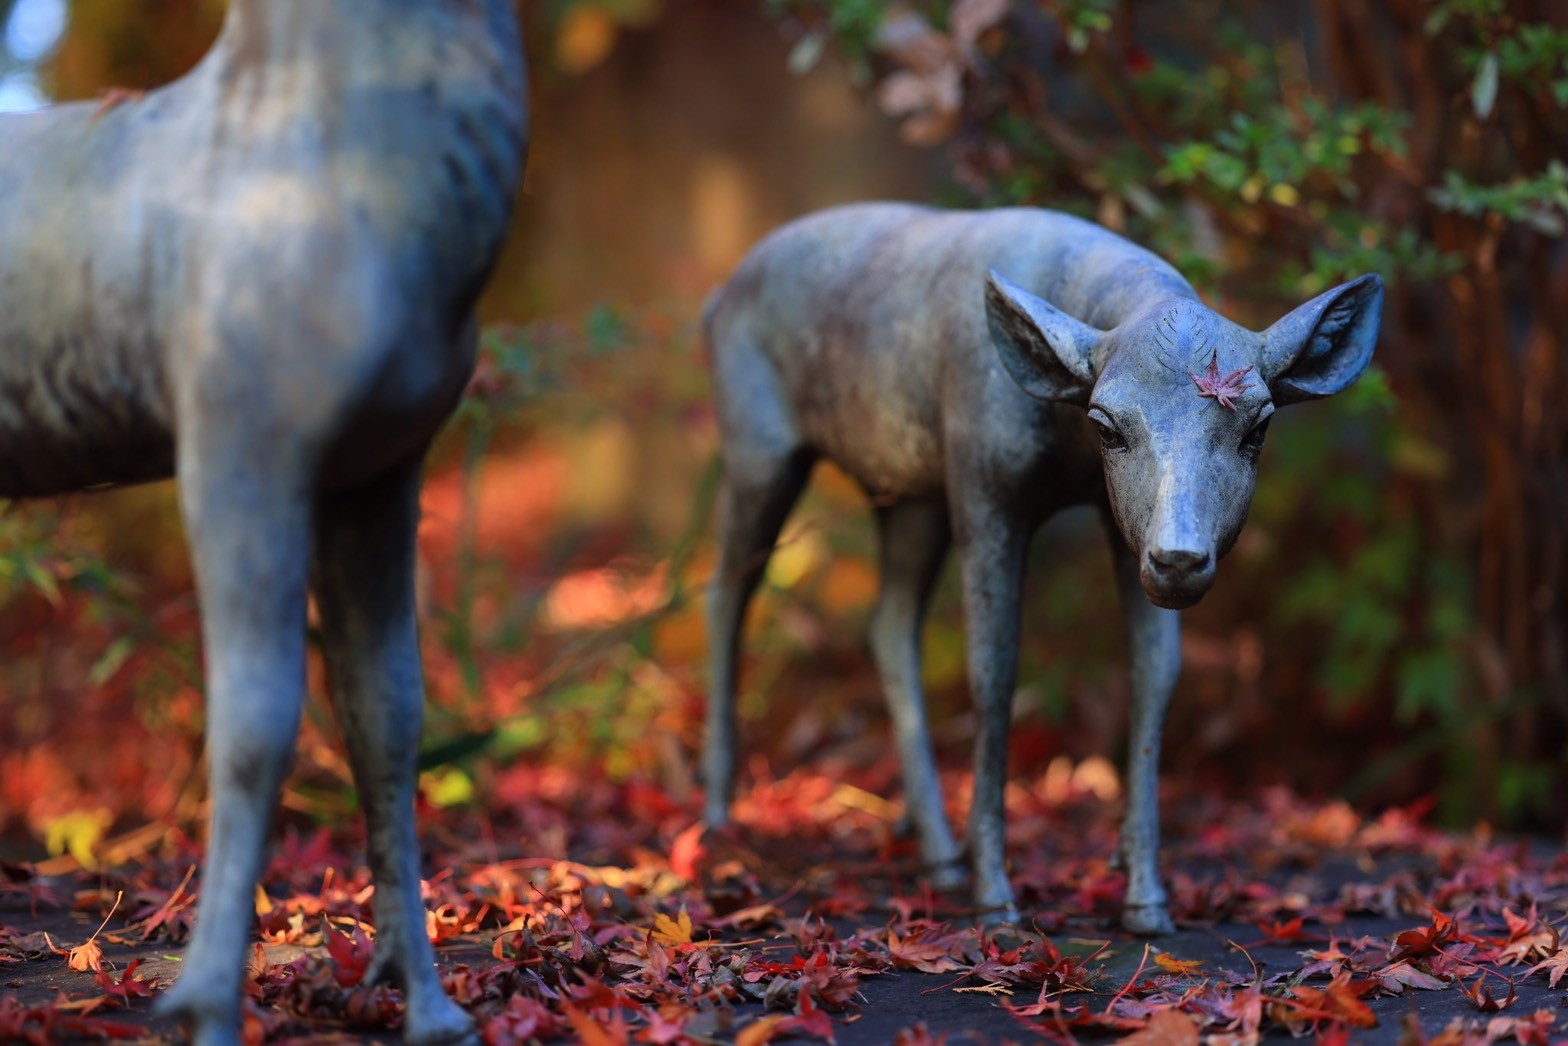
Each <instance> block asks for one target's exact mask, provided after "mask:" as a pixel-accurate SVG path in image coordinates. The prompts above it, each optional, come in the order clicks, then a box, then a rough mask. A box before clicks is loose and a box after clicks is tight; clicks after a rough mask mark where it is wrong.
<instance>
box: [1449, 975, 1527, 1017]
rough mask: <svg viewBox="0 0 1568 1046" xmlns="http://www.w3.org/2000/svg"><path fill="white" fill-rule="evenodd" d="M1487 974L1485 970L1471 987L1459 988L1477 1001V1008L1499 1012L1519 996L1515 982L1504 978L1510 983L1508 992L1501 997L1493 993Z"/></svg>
mask: <svg viewBox="0 0 1568 1046" xmlns="http://www.w3.org/2000/svg"><path fill="white" fill-rule="evenodd" d="M1486 976H1487V975H1486V974H1485V973H1484V972H1483V973H1482V974H1481V976H1479V977H1477V978H1476V979H1475V983H1474V984H1472V985H1470V986H1469V987H1461V988H1460V989H1459V990H1460V991H1461V992H1462V993H1463V994H1464V997H1465V998H1467V999H1469V1000H1470V1001H1471V1002H1473V1003H1475V1008H1476V1009H1478V1010H1480V1011H1481V1012H1482V1013H1498V1012H1500V1011H1502V1010H1506V1009H1508V1007H1510V1006H1512V1005H1513V1004H1514V1000H1515V999H1517V998H1518V996H1517V995H1516V994H1515V993H1514V982H1513V981H1510V980H1508V979H1507V978H1504V981H1505V982H1506V983H1507V985H1508V994H1507V995H1506V996H1505V997H1503V998H1502V999H1499V998H1497V996H1495V995H1493V994H1492V988H1491V986H1490V985H1488V984H1487V983H1486Z"/></svg>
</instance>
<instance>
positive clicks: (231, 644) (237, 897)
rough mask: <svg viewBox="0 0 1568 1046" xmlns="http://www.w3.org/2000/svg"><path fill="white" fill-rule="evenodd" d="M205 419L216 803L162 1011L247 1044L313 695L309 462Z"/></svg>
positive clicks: (199, 556) (199, 557)
mask: <svg viewBox="0 0 1568 1046" xmlns="http://www.w3.org/2000/svg"><path fill="white" fill-rule="evenodd" d="M205 427H206V426H203V425H202V424H201V423H200V420H199V419H198V420H197V421H196V422H195V423H194V424H192V425H191V426H189V429H190V430H191V431H188V432H187V433H186V434H185V435H187V436H189V437H191V438H190V439H189V440H188V441H187V442H185V443H183V444H182V454H181V461H180V468H179V473H180V496H181V501H182V505H183V509H184V514H185V521H186V529H187V532H188V536H189V540H190V546H191V552H192V557H193V561H194V565H195V570H196V581H197V586H198V591H199V594H200V599H201V620H202V633H203V640H204V645H205V649H206V658H207V750H208V759H209V763H210V769H209V775H210V780H211V792H212V812H211V815H210V822H209V825H208V835H207V839H208V841H207V858H206V864H205V869H204V873H203V877H202V888H201V901H200V904H199V906H198V909H197V913H198V914H197V920H196V930H195V936H194V939H193V940H192V942H191V946H190V949H189V952H188V953H187V955H186V959H185V963H184V971H185V972H184V973H182V974H181V976H180V979H179V982H178V983H177V984H176V985H175V986H174V988H173V989H172V990H171V991H170V992H169V994H168V995H166V996H165V997H164V999H163V1001H162V1004H161V1008H162V1011H163V1012H164V1013H167V1014H172V1015H175V1016H178V1017H181V1018H183V1019H184V1020H185V1021H187V1022H188V1023H189V1024H190V1025H192V1029H193V1036H194V1039H195V1041H196V1042H197V1043H199V1044H202V1046H216V1044H219V1043H236V1042H238V1041H239V1031H240V1010H239V1005H240V987H241V976H242V971H243V970H244V969H245V959H246V947H247V945H248V943H249V941H250V934H251V925H252V920H253V917H254V914H255V887H256V881H257V879H258V878H259V877H260V874H261V872H262V870H263V859H264V848H265V844H266V837H267V831H268V826H269V824H270V821H271V815H272V811H273V808H274V807H275V805H276V803H277V797H278V791H279V789H280V787H281V786H282V782H283V778H284V775H285V774H286V773H287V770H288V766H289V763H290V760H291V757H292V755H293V751H294V746H295V741H296V734H297V733H298V729H299V718H300V708H301V706H302V704H303V701H304V692H305V591H306V575H307V562H308V560H309V555H310V551H309V549H310V494H309V490H310V477H311V470H310V468H309V467H308V462H307V461H306V460H304V458H305V455H302V454H296V453H292V452H291V450H289V449H287V448H281V447H279V446H278V445H277V444H278V441H276V440H275V439H274V441H273V443H272V445H270V446H268V447H267V451H268V453H267V454H266V455H263V454H260V453H257V452H256V447H257V446H260V445H264V444H258V443H256V442H254V439H253V435H254V436H259V435H260V433H255V434H249V433H244V434H242V433H238V432H233V431H224V432H221V433H210V432H205V431H203V429H204V428H205ZM235 427H238V426H235ZM204 437H206V438H204ZM190 447H199V448H200V449H199V451H198V452H196V453H190V452H189V451H187V450H186V448H190Z"/></svg>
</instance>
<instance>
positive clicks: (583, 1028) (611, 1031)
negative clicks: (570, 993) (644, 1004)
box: [566, 1006, 632, 1046]
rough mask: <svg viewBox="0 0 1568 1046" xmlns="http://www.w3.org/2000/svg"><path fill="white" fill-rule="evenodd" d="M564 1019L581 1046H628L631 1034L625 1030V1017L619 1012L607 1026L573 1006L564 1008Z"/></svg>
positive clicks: (617, 1011) (616, 1012)
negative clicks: (570, 1026) (569, 1024)
mask: <svg viewBox="0 0 1568 1046" xmlns="http://www.w3.org/2000/svg"><path fill="white" fill-rule="evenodd" d="M566 1019H567V1020H568V1021H569V1022H570V1023H571V1025H572V1031H573V1032H575V1033H576V1035H577V1041H578V1042H580V1043H582V1044H583V1046H628V1044H629V1043H630V1042H631V1041H632V1040H631V1033H630V1032H628V1031H627V1030H626V1015H625V1014H623V1013H621V1012H620V1011H619V1010H616V1011H615V1016H613V1017H612V1018H611V1019H610V1022H609V1023H608V1024H600V1023H599V1022H598V1021H596V1020H594V1019H593V1016H592V1015H591V1014H589V1013H586V1012H584V1011H583V1010H579V1009H578V1008H577V1007H575V1006H568V1007H566Z"/></svg>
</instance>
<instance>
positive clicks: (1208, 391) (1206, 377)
mask: <svg viewBox="0 0 1568 1046" xmlns="http://www.w3.org/2000/svg"><path fill="white" fill-rule="evenodd" d="M1250 373H1252V366H1251V365H1250V364H1249V365H1247V366H1245V367H1240V368H1238V369H1236V370H1233V371H1231V372H1230V373H1229V374H1225V375H1221V374H1220V350H1219V349H1215V350H1214V354H1213V355H1212V356H1210V357H1209V369H1208V370H1207V371H1205V372H1204V373H1203V376H1202V377H1199V376H1198V375H1196V374H1194V373H1192V371H1188V372H1187V377H1189V378H1191V379H1192V383H1193V384H1194V385H1196V386H1198V395H1200V396H1202V397H1203V398H1204V399H1211V400H1214V401H1215V402H1216V403H1218V404H1219V405H1220V406H1222V407H1224V408H1225V409H1226V410H1235V409H1236V402H1235V399H1236V397H1237V396H1240V395H1241V394H1242V393H1243V392H1246V391H1247V390H1248V389H1250V388H1252V383H1251V382H1250V381H1242V380H1241V379H1243V378H1245V377H1246V376H1247V375H1248V374H1250Z"/></svg>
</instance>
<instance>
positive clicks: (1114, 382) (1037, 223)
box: [705, 204, 1383, 934]
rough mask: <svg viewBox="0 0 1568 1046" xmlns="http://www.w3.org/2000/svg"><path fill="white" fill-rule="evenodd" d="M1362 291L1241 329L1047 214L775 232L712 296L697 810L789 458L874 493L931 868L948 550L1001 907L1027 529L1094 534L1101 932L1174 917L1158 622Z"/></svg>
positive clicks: (1170, 277) (1334, 385) (833, 221)
mask: <svg viewBox="0 0 1568 1046" xmlns="http://www.w3.org/2000/svg"><path fill="white" fill-rule="evenodd" d="M1382 300H1383V291H1382V283H1381V281H1380V280H1379V279H1378V277H1376V276H1363V277H1361V278H1359V279H1357V280H1354V281H1352V282H1350V283H1347V284H1345V285H1344V286H1341V287H1338V288H1336V289H1334V290H1331V291H1329V292H1328V293H1326V294H1323V295H1321V296H1320V297H1318V298H1316V299H1314V300H1313V301H1311V302H1308V303H1307V304H1306V305H1303V306H1301V307H1300V308H1299V309H1297V310H1296V311H1294V312H1292V313H1291V314H1290V315H1288V316H1286V317H1285V318H1284V319H1282V320H1280V321H1279V322H1278V323H1276V324H1275V325H1274V326H1272V327H1270V328H1269V329H1268V330H1266V331H1264V332H1262V333H1255V332H1253V331H1249V330H1246V329H1244V328H1242V327H1240V326H1237V325H1236V324H1234V323H1232V322H1230V321H1229V320H1227V319H1225V318H1224V317H1222V316H1220V315H1218V314H1217V313H1215V312H1213V311H1212V310H1210V309H1208V308H1207V307H1205V306H1204V305H1203V304H1202V303H1201V302H1200V301H1199V299H1198V295H1197V293H1196V292H1195V291H1194V290H1193V289H1192V287H1191V286H1190V285H1189V284H1188V283H1187V281H1186V280H1184V279H1183V278H1182V276H1181V275H1180V274H1179V273H1178V272H1177V271H1176V270H1175V269H1173V268H1172V267H1171V266H1170V265H1168V264H1167V263H1166V262H1164V261H1162V260H1161V259H1160V258H1158V257H1156V256H1155V255H1153V254H1151V253H1150V252H1148V251H1146V250H1144V249H1142V248H1140V247H1138V246H1136V245H1134V244H1132V243H1129V242H1128V241H1126V240H1124V239H1122V238H1121V237H1118V236H1116V235H1114V234H1112V233H1110V232H1108V231H1106V230H1105V229H1102V228H1100V227H1099V226H1096V225H1093V224H1091V223H1088V222H1085V221H1082V220H1080V219H1077V218H1073V217H1070V216H1068V215H1064V214H1058V213H1054V212H1051V211H1043V210H1027V209H1012V210H994V211H984V212H972V213H960V212H946V211H938V210H929V209H924V208H919V207H913V206H907V205H902V204H864V205H857V206H850V207H843V208H838V209H835V210H829V211H825V212H822V213H820V214H816V215H813V216H810V217H807V218H805V219H802V220H800V221H797V222H795V223H793V224H791V225H788V226H785V227H784V228H782V229H780V230H778V231H777V232H775V233H774V234H773V235H772V236H770V237H769V238H768V239H767V240H765V241H764V242H763V243H762V244H761V245H760V246H759V247H757V248H756V249H755V250H754V251H753V252H752V253H751V255H750V256H749V257H747V258H746V260H745V261H744V262H743V263H742V264H741V265H740V267H739V268H738V270H737V271H736V272H735V274H734V276H733V277H732V278H731V279H730V280H729V282H728V283H727V284H725V285H724V286H723V287H722V288H720V289H719V291H717V292H716V293H715V295H714V296H713V298H712V299H711V300H710V302H709V307H708V310H707V313H706V318H705V326H706V332H707V337H708V339H709V342H710V344H711V349H712V353H711V356H712V368H713V382H714V394H715V398H716V402H717V407H718V417H719V424H720V429H721V434H722V440H723V453H724V468H725V480H724V485H723V488H722V492H721V502H720V517H719V518H720V522H719V539H720V543H721V547H722V556H721V563H720V566H719V569H718V573H717V577H716V580H715V582H714V585H713V591H712V596H711V601H710V605H709V625H710V636H711V642H712V647H713V652H712V659H713V665H712V668H713V674H712V683H711V687H712V690H711V698H710V704H709V713H708V717H709V719H708V742H707V750H706V753H705V774H706V779H707V785H708V799H707V819H708V821H709V823H710V824H715V825H717V824H723V823H724V822H725V821H726V820H727V818H728V816H729V805H730V797H731V791H732V787H733V778H734V772H735V745H736V739H735V725H734V712H733V706H734V698H735V689H736V678H737V665H736V662H737V657H738V652H739V643H740V634H741V623H742V621H743V618H744V612H745V607H746V604H747V602H748V600H749V598H750V596H751V594H752V592H753V591H754V589H755V587H756V585H757V583H758V581H759V580H760V578H761V576H762V570H763V567H764V566H765V564H766V561H767V558H768V554H769V552H770V551H771V549H772V546H773V543H774V541H775V540H776V538H777V535H778V532H779V528H780V527H781V525H782V524H783V522H784V519H785V517H786V516H787V515H788V513H789V511H790V508H791V506H792V505H793V504H794V502H795V500H796V498H797V496H798V495H799V494H800V491H801V489H802V487H803V486H804V485H805V482H806V479H807V475H808V473H809V471H810V468H811V465H812V463H813V462H814V461H816V460H817V459H818V458H828V459H830V460H832V461H833V462H835V463H836V464H837V465H838V466H839V467H840V468H842V469H843V470H844V471H846V472H847V473H848V474H849V475H851V476H853V477H854V478H855V479H856V480H858V481H859V483H860V484H861V485H862V486H863V487H864V488H865V490H866V492H867V493H868V494H869V495H870V496H871V498H872V499H873V501H874V503H875V505H876V506H877V509H876V512H877V518H878V524H879V529H880V534H881V542H882V591H881V595H880V597H879V599H878V602H877V605H876V609H875V611H874V614H873V618H872V624H871V647H872V651H873V654H874V656H875V658H876V662H877V666H878V669H879V670H880V673H881V676H882V679H883V684H884V687H885V690H886V693H887V698H888V702H889V707H890V708H891V710H892V715H893V720H894V725H895V733H896V737H897V741H898V747H899V754H900V757H901V761H902V765H903V771H904V791H905V797H906V803H907V808H908V812H909V815H910V817H911V819H912V821H913V823H914V825H915V827H916V829H917V830H918V832H919V835H920V839H921V843H922V852H923V854H924V857H925V859H926V860H927V862H929V864H930V865H931V866H932V867H933V869H935V870H936V873H937V875H938V877H939V878H940V879H941V880H943V881H946V882H952V881H954V880H955V879H956V878H958V877H959V874H960V873H959V871H958V867H957V862H958V858H959V849H958V845H957V843H956V841H955V840H954V838H953V835H952V832H951V830H950V829H949V827H948V824H947V821H946V818H945V816H944V814H943V809H942V799H941V794H940V792H939V787H938V779H937V772H936V767H935V764H934V761H933V758H932V753H931V741H930V734H929V731H928V729H927V725H926V717H925V708H924V697H923V694H922V691H921V683H920V624H921V619H922V617H923V615H924V612H925V608H926V601H927V599H928V597H929V595H930V592H931V587H932V584H933V582H934V581H935V579H936V577H937V574H938V572H939V570H940V568H941V565H942V562H943V560H944V558H945V556H946V554H947V551H948V548H949V545H950V544H951V545H953V546H956V549H957V552H958V559H959V567H960V570H961V574H962V588H963V601H964V614H965V620H966V627H967V631H968V646H969V681H970V687H971V689H972V691H973V696H974V700H975V702H976V704H977V707H978V709H979V718H980V730H979V737H978V740H977V745H976V752H975V796H974V807H973V809H972V811H971V814H970V822H969V842H970V845H971V847H972V848H973V860H974V872H975V884H974V886H975V896H976V900H977V901H978V903H979V904H980V905H981V906H982V907H983V908H985V909H987V910H989V911H991V912H993V913H995V915H996V916H997V917H999V918H1003V919H1016V917H1017V912H1016V910H1015V909H1014V906H1013V892H1012V888H1011V886H1010V885H1009V883H1008V879H1007V872H1006V867H1005V864H1004V852H1003V849H1004V847H1003V843H1004V810H1003V784H1004V781H1005V776H1006V758H1007V724H1008V716H1009V709H1010V705H1011V702H1012V695H1013V689H1014V684H1015V681H1016V675H1017V662H1018V642H1019V594H1020V593H1019V590H1020V586H1021V583H1022V579H1023V568H1024V557H1025V553H1026V549H1027V547H1028V542H1029V538H1030V536H1031V535H1032V534H1033V533H1034V531H1035V530H1036V529H1037V528H1038V527H1039V526H1040V524H1041V523H1042V522H1043V521H1044V520H1045V519H1046V518H1047V517H1049V516H1050V515H1051V514H1052V513H1054V512H1056V511H1057V510H1059V509H1061V508H1064V507H1066V506H1069V505H1077V504H1084V503H1088V504H1094V505H1098V506H1100V507H1101V508H1102V509H1103V510H1104V512H1105V515H1106V517H1107V519H1108V521H1109V522H1110V523H1111V526H1110V530H1111V543H1112V545H1113V547H1114V557H1115V562H1116V573H1117V577H1118V581H1119V585H1120V590H1121V595H1122V601H1123V604H1124V607H1125V614H1126V622H1127V629H1128V633H1129V639H1130V650H1131V670H1132V710H1131V748H1130V756H1129V760H1128V770H1127V804H1128V805H1127V814H1126V821H1125V823H1124V826H1123V832H1122V843H1121V849H1122V855H1121V856H1122V859H1123V860H1124V862H1125V864H1126V868H1127V874H1128V887H1127V899H1126V905H1125V909H1124V911H1123V922H1124V924H1125V925H1126V927H1127V928H1128V929H1130V930H1134V931H1136V932H1140V933H1149V934H1158V933H1165V932H1168V931H1169V930H1170V929H1171V922H1170V916H1169V914H1168V912H1167V909H1166V895H1165V891H1164V889H1163V887H1162V886H1161V883H1160V878H1159V868H1158V844H1159V816H1158V807H1157V785H1158V780H1157V775H1158V760H1159V745H1160V734H1161V731H1162V728H1163V724H1164V719H1165V712H1166V706H1167V704H1168V702H1169V699H1170V695H1171V692H1172V690H1173V688H1174V686H1175V683H1176V677H1177V674H1178V671H1179V669H1180V661H1181V653H1180V642H1179V618H1178V614H1177V611H1178V610H1179V609H1180V608H1183V607H1187V606H1191V605H1192V604H1193V603H1195V602H1197V601H1198V600H1199V599H1201V598H1202V596H1203V595H1204V593H1205V592H1207V591H1208V589H1209V587H1210V585H1212V584H1213V581H1214V572H1215V566H1216V564H1217V563H1218V561H1219V559H1220V557H1221V556H1223V555H1224V554H1225V552H1226V551H1227V550H1229V548H1230V547H1231V545H1232V544H1233V543H1234V542H1235V540H1236V537H1237V535H1238V534H1239V532H1240V530H1241V527H1242V523H1243V522H1244V521H1245V519H1246V515H1247V509H1248V506H1249V504H1250V502H1251V500H1252V492H1253V483H1254V480H1255V477H1256V470H1257V461H1258V455H1259V453H1260V451H1261V449H1262V445H1263V439H1264V433H1265V430H1266V428H1267V426H1268V420H1269V417H1270V415H1272V414H1273V412H1274V409H1275V407H1276V406H1281V405H1284V404H1288V403H1294V402H1297V401H1300V400H1305V399H1311V398H1314V397H1320V396H1328V395H1332V394H1333V393H1336V392H1338V391H1340V390H1341V389H1343V388H1345V387H1346V386H1348V385H1349V384H1350V383H1351V382H1353V381H1354V380H1355V379H1356V377H1357V376H1358V375H1360V373H1361V372H1362V370H1363V369H1364V368H1365V367H1366V365H1367V363H1368V361H1369V360H1370V359H1371V357H1372V350H1373V345H1374V342H1375V341H1376V337H1377V329H1378V321H1379V316H1380V313H1381V309H1382Z"/></svg>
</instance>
